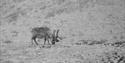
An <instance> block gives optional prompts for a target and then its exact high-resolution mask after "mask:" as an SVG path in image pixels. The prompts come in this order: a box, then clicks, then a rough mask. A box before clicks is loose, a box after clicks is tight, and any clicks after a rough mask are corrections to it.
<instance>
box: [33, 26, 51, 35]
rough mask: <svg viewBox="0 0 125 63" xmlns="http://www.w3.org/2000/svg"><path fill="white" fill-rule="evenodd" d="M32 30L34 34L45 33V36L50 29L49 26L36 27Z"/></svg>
mask: <svg viewBox="0 0 125 63" xmlns="http://www.w3.org/2000/svg"><path fill="white" fill-rule="evenodd" d="M31 32H32V34H33V35H43V36H44V35H46V34H47V33H49V32H50V29H49V28H48V27H35V28H33V29H32V31H31Z"/></svg>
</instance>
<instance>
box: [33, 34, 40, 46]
mask: <svg viewBox="0 0 125 63" xmlns="http://www.w3.org/2000/svg"><path fill="white" fill-rule="evenodd" d="M36 38H37V36H33V37H32V45H33V42H35V44H36V45H39V44H38V43H37V41H36Z"/></svg>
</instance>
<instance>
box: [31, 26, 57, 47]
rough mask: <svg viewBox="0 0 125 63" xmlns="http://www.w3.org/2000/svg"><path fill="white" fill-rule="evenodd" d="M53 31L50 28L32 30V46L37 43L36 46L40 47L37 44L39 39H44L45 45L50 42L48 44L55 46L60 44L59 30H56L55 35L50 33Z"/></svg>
mask: <svg viewBox="0 0 125 63" xmlns="http://www.w3.org/2000/svg"><path fill="white" fill-rule="evenodd" d="M50 31H51V30H50V29H49V28H48V27H35V28H33V29H32V31H31V33H32V38H31V40H32V44H33V42H35V44H36V45H39V44H38V42H37V40H36V39H37V38H38V39H44V45H45V44H46V41H47V42H48V44H50V41H51V44H52V45H54V44H55V42H59V39H58V37H59V36H58V33H59V30H57V31H56V30H54V31H53V33H51V32H50Z"/></svg>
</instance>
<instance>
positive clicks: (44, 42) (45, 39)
mask: <svg viewBox="0 0 125 63" xmlns="http://www.w3.org/2000/svg"><path fill="white" fill-rule="evenodd" d="M45 44H46V37H44V45H45Z"/></svg>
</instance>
